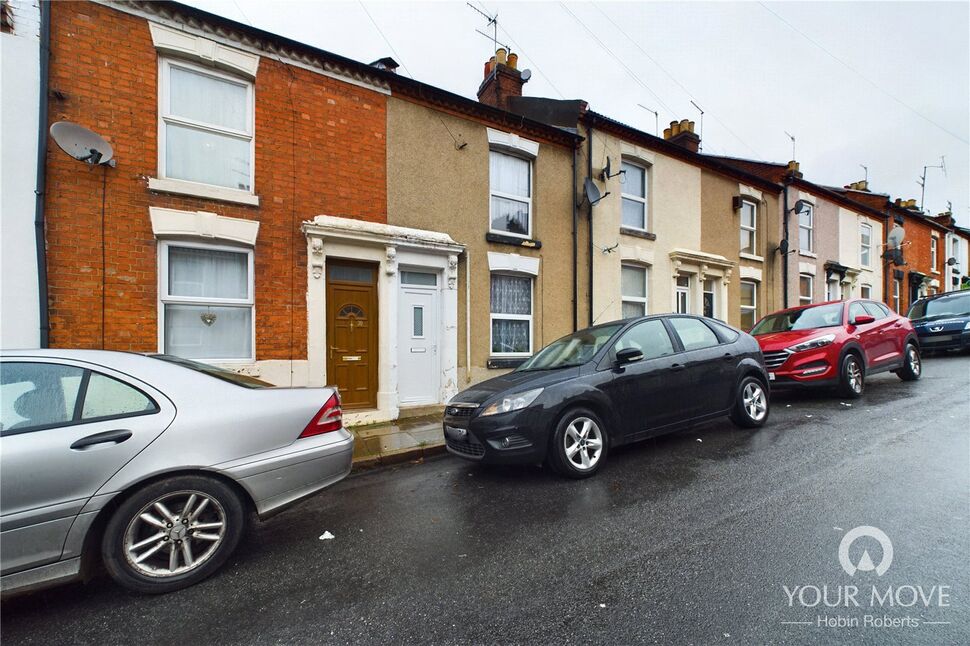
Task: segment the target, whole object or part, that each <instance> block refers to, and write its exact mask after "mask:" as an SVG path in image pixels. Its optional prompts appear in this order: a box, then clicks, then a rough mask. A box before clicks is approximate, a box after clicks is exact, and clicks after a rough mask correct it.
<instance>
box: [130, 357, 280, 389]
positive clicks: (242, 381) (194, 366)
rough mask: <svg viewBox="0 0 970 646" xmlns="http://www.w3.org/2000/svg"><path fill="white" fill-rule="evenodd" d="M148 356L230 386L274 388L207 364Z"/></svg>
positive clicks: (175, 358) (264, 382) (271, 385)
mask: <svg viewBox="0 0 970 646" xmlns="http://www.w3.org/2000/svg"><path fill="white" fill-rule="evenodd" d="M149 356H151V358H153V359H158V360H160V361H166V362H168V363H174V364H175V365H177V366H182V367H183V368H188V369H189V370H195V371H196V372H201V373H203V374H206V375H209V376H210V377H215V378H216V379H221V380H222V381H228V382H229V383H231V384H235V385H237V386H242V387H243V388H273V387H274V386H273V384H271V383H269V382H266V381H263V380H262V379H256V378H255V377H250V376H248V375H241V374H239V373H236V372H232V371H231V370H226V369H225V368H218V367H216V366H210V365H209V364H207V363H200V362H198V361H192V360H191V359H183V358H182V357H176V356H174V355H171V354H153V355H149Z"/></svg>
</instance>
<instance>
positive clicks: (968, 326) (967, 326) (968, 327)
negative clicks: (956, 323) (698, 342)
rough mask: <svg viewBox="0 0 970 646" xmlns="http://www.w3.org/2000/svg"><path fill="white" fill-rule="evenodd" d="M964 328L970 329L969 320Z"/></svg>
mask: <svg viewBox="0 0 970 646" xmlns="http://www.w3.org/2000/svg"><path fill="white" fill-rule="evenodd" d="M963 329H964V330H970V321H967V324H966V325H964V326H963Z"/></svg>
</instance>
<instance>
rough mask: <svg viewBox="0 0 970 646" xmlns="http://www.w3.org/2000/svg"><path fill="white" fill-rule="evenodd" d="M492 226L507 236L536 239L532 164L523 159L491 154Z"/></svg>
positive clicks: (496, 153) (494, 230)
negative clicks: (533, 213) (533, 233)
mask: <svg viewBox="0 0 970 646" xmlns="http://www.w3.org/2000/svg"><path fill="white" fill-rule="evenodd" d="M489 186H490V187H491V201H492V203H491V223H490V224H489V229H490V230H491V231H492V232H494V233H500V234H503V235H513V236H520V237H523V238H529V237H531V236H532V162H531V161H529V160H527V159H522V158H521V157H515V156H513V155H506V154H505V153H500V152H498V151H496V150H492V151H489Z"/></svg>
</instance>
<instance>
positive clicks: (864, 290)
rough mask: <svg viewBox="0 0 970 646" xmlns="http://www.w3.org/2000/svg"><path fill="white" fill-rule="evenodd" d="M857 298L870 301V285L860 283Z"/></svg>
mask: <svg viewBox="0 0 970 646" xmlns="http://www.w3.org/2000/svg"><path fill="white" fill-rule="evenodd" d="M859 297H860V298H868V299H870V300H871V299H872V285H870V284H869V283H862V284H861V285H860V286H859Z"/></svg>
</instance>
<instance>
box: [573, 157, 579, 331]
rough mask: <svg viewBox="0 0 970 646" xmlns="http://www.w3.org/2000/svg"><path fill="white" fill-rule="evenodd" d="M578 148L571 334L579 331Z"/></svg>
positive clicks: (574, 198) (574, 202)
mask: <svg viewBox="0 0 970 646" xmlns="http://www.w3.org/2000/svg"><path fill="white" fill-rule="evenodd" d="M578 155H579V146H574V147H573V332H575V331H576V330H578V329H579V207H578V206H577V205H576V170H577V165H576V157H577V156H578Z"/></svg>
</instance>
